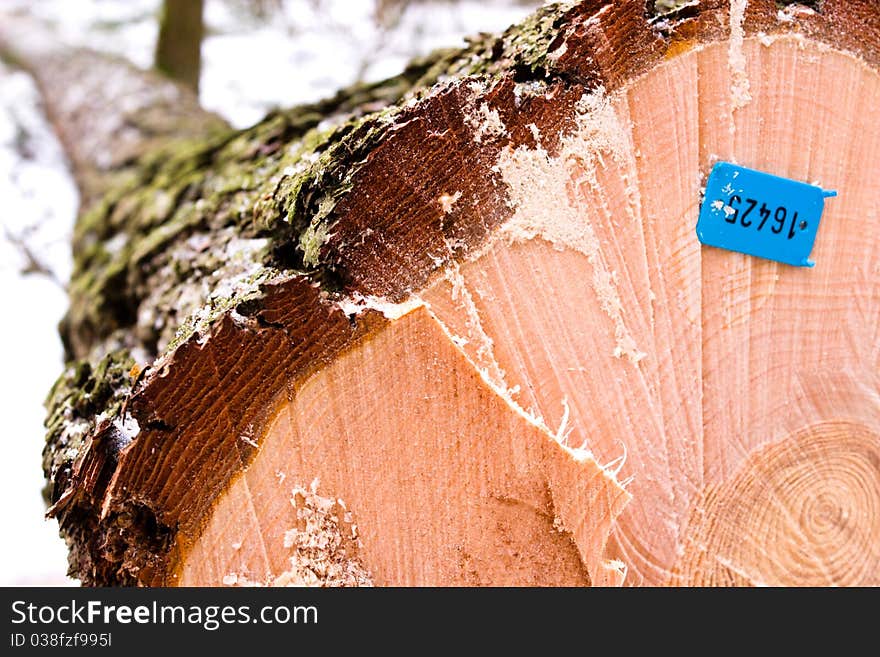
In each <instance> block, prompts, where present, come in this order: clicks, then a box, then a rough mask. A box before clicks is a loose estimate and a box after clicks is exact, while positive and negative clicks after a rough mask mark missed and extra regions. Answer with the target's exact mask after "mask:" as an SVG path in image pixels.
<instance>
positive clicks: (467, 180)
mask: <svg viewBox="0 0 880 657" xmlns="http://www.w3.org/2000/svg"><path fill="white" fill-rule="evenodd" d="M650 4H651V6H653V3H650ZM814 4H816V3H814ZM645 5H646V3H644V2H642V1H641V0H639V1H634V0H631V1H623V2H620V1H618V2H594V1H590V2H583V3H580V4H575V5H574V6H568V5H566V6H564V7H559V6H547V7H544V8H542V9H541V10H539V11H538V12H537V13H536V14H535V15H534V16H532V17H531V18H530V19H528V20H526V21H525V22H524V23H522V24H521V25H518V26H515V27H513V28H510V29H509V30H508V31H507V32H505V33H504V34H502V35H499V36H492V35H484V36H482V37H481V38H479V39H476V40H474V41H473V42H471V43H470V44H469V45H468V46H467V47H466V48H464V49H461V50H454V51H447V52H441V53H437V54H436V55H434V56H433V57H431V58H428V59H426V60H424V61H421V62H417V63H414V64H413V65H412V66H411V67H410V68H409V69H408V70H407V71H405V72H404V73H403V74H402V75H400V76H398V77H396V78H393V79H390V80H387V81H385V82H382V83H379V84H375V85H368V86H360V87H355V88H352V89H348V90H345V91H343V92H341V93H340V94H339V95H337V96H336V97H335V98H333V99H331V100H329V101H327V102H324V103H320V104H315V105H310V106H304V107H298V108H294V109H292V110H289V111H285V112H276V113H273V114H271V115H269V116H268V117H266V119H264V120H263V121H262V122H260V123H259V124H257V125H256V126H254V127H253V128H250V129H247V130H242V131H229V130H218V131H216V132H213V133H212V134H211V135H209V136H207V137H205V136H199V135H198V134H197V132H196V131H190V132H189V134H190V135H191V138H190V139H188V140H185V141H180V142H174V141H173V140H170V139H169V140H165V141H163V142H161V143H160V144H158V146H157V148H156V149H154V150H152V151H150V152H147V153H145V154H143V155H142V156H141V157H139V158H138V159H137V160H136V161H134V160H130V159H124V160H123V161H122V162H120V167H121V169H122V171H124V176H122V177H119V178H112V185H109V184H104V185H102V186H101V187H103V188H106V187H108V186H109V187H110V189H109V191H108V192H107V193H106V194H104V195H103V196H102V197H101V198H100V200H98V201H96V202H95V203H93V204H92V205H91V207H90V209H89V210H88V211H87V212H84V213H83V215H82V216H81V217H80V219H79V221H78V224H77V229H76V235H75V239H74V247H75V254H76V262H75V272H74V275H73V280H72V284H71V291H70V296H71V308H70V311H69V313H68V317H67V319H66V321H65V324H64V326H63V333H64V336H65V340H66V344H67V346H68V352H69V354H68V355H69V357H70V359H71V362H70V364H69V366H68V368H67V370H66V371H65V373H64V374H63V375H62V377H61V378H60V379H59V381H58V383H57V384H56V386H55V388H54V389H53V391H52V394H51V395H50V399H49V402H48V405H49V411H50V417H49V420H48V422H47V426H48V436H47V445H46V450H45V454H44V456H45V459H44V467H45V470H46V475H47V479H48V481H49V485H48V489H47V496H48V498H49V502H50V503H51V505H52V506H51V509H50V513H51V514H53V515H55V516H56V517H58V519H59V521H60V524H61V527H62V531H63V533H64V534H65V536H66V537H67V540H68V542H69V544H70V547H71V572H72V574H73V575H75V576H76V577H79V578H81V579H82V580H83V582H84V583H86V584H90V585H91V584H99V585H100V584H110V585H114V584H145V585H179V584H206V585H232V584H249V583H258V584H272V585H279V584H303V583H305V584H329V585H349V584H365V583H374V584H464V585H472V584H566V585H584V584H591V583H592V584H620V583H630V584H648V585H656V584H686V585H692V584H722V585H727V584H736V585H740V584H743V585H746V584H878V583H880V552H878V548H877V546H878V545H880V520H878V514H877V513H876V509H877V508H880V466H878V464H880V379H878V374H877V373H878V371H880V351H878V349H877V345H878V344H880V335H878V326H880V275H878V274H880V272H878V269H877V263H878V262H880V237H878V235H880V232H878V231H876V230H874V229H873V227H874V226H875V225H876V224H877V222H878V221H880V217H878V214H877V211H876V202H875V200H876V198H877V197H878V196H880V187H878V185H880V182H878V181H880V159H878V158H877V157H876V153H877V152H880V128H878V124H877V122H876V121H875V120H874V119H873V109H874V108H876V107H877V105H878V103H880V75H878V70H880V8H878V6H877V4H876V3H874V2H867V1H865V2H862V1H859V2H850V1H847V2H844V1H843V0H826V1H825V2H820V3H818V4H816V7H817V8H818V11H817V9H816V8H808V7H805V6H799V5H795V6H789V7H786V8H784V9H779V8H778V7H777V3H775V2H772V1H770V0H752V1H751V2H748V3H746V2H745V1H744V0H733V1H732V2H730V3H724V2H720V1H713V2H704V3H700V4H696V5H694V4H689V5H687V6H684V7H680V8H678V9H675V10H674V11H673V13H671V14H666V15H662V16H656V15H654V14H652V13H650V12H648V13H647V14H646V10H645ZM0 36H2V32H0ZM7 40H8V39H7ZM26 54H27V53H26ZM32 54H33V53H32ZM37 54H39V53H37ZM21 59H22V60H23V61H25V63H26V64H29V65H30V67H31V68H32V70H34V71H35V72H36V74H37V78H38V80H39V79H41V78H40V76H41V75H42V76H43V77H44V78H46V79H48V78H47V77H46V76H48V75H49V74H50V73H49V72H45V73H41V66H42V65H41V63H40V62H41V61H43V58H41V57H36V58H33V57H31V58H28V57H21ZM58 87H59V85H52V84H45V85H43V91H44V93H45V94H46V96H47V104H48V106H49V108H50V114H52V115H53V116H55V117H58V118H59V121H58V123H59V129H60V130H61V131H62V134H64V131H65V130H66V129H67V130H68V132H67V137H66V139H65V144H69V148H70V149H71V150H72V152H73V153H74V157H73V159H74V162H75V164H77V166H84V167H91V168H92V169H93V170H99V171H102V172H105V174H106V176H110V171H109V170H107V169H106V168H100V167H97V166H96V165H94V164H92V163H91V160H90V159H89V158H90V157H92V156H95V151H94V150H88V149H83V148H81V147H79V148H80V150H76V149H77V148H78V146H77V144H80V143H81V142H82V141H85V142H89V140H90V135H92V134H97V135H103V134H105V132H106V131H104V132H102V131H101V130H100V129H99V126H100V125H101V121H97V120H96V121H93V122H86V123H82V122H80V123H76V122H75V121H74V122H73V125H75V126H76V131H71V129H69V128H66V127H65V124H66V123H67V122H68V121H67V118H69V117H76V116H80V114H79V113H78V112H77V111H76V109H77V108H76V107H75V106H73V105H75V104H76V103H77V102H80V103H82V102H87V99H83V98H79V99H78V98H76V97H72V98H69V97H66V96H61V95H59V89H58ZM157 97H158V96H157ZM828 98H831V99H833V103H831V102H826V99H828ZM56 106H57V107H58V108H59V110H58V111H52V108H53V107H56ZM62 110H63V111H62ZM95 111H96V112H97V109H96V110H95ZM65 117H67V118H65ZM186 125H189V123H187V124H186ZM145 134H148V133H145ZM193 135H195V137H194V138H192V136H193ZM78 136H79V137H82V139H77V137H78ZM102 143H104V144H105V147H106V148H107V149H108V152H111V151H112V146H110V145H109V144H107V143H106V141H105V142H102ZM138 143H145V142H138ZM78 153H79V154H80V155H77V154H78ZM718 159H723V160H733V161H737V162H739V163H740V164H743V165H746V166H751V167H754V168H759V169H764V170H767V171H771V172H773V173H777V174H781V175H785V176H788V177H792V178H797V179H800V180H807V181H819V182H821V183H823V184H824V186H825V187H828V188H835V189H837V190H838V192H839V193H840V196H839V197H838V199H835V201H834V203H833V204H829V208H828V210H827V211H826V216H825V218H824V219H823V224H822V232H821V233H820V241H819V242H818V243H817V247H816V251H815V252H814V255H815V259H816V260H817V262H818V263H819V265H818V266H817V267H816V269H814V270H806V269H797V268H790V267H784V266H781V265H779V264H778V263H774V262H769V261H762V260H758V259H754V258H749V257H747V256H744V255H742V254H736V253H731V252H724V251H719V250H715V249H710V248H704V247H701V246H700V244H699V243H698V242H697V240H696V236H695V234H694V227H695V224H696V218H697V211H698V208H699V204H700V195H701V187H702V185H704V184H705V180H706V176H707V175H708V172H709V170H710V169H711V167H712V165H713V163H714V162H715V161H717V160H718ZM102 180H104V181H107V180H111V178H109V177H104V178H102Z"/></svg>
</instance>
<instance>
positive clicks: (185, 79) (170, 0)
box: [156, 0, 204, 93]
mask: <svg viewBox="0 0 880 657" xmlns="http://www.w3.org/2000/svg"><path fill="white" fill-rule="evenodd" d="M203 5H204V2H203V0H164V2H163V3H162V16H161V19H160V24H159V40H158V42H157V43H156V68H157V69H158V70H160V71H162V72H163V73H165V74H166V75H168V76H169V77H170V78H172V79H174V80H178V81H180V82H181V83H183V84H185V85H186V86H188V87H189V88H190V89H192V90H193V91H195V92H196V93H198V90H199V76H200V74H201V70H202V36H203V34H204V24H203V20H202V10H203Z"/></svg>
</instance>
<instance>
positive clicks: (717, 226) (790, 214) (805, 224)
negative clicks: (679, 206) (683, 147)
mask: <svg viewBox="0 0 880 657" xmlns="http://www.w3.org/2000/svg"><path fill="white" fill-rule="evenodd" d="M831 196H837V192H832V191H827V190H824V189H822V188H821V187H816V186H815V185H808V184H807V183H803V182H798V181H797V180H790V179H788V178H780V177H779V176H774V175H771V174H769V173H763V172H761V171H755V170H754V169H747V168H745V167H741V166H737V165H735V164H730V163H729V162H718V163H717V164H716V165H715V166H714V167H713V169H712V173H711V174H709V180H708V182H707V183H706V195H705V197H704V199H703V206H702V208H701V209H700V218H699V220H698V221H697V237H698V238H699V239H700V242H702V243H703V244H706V245H707V246H717V247H719V248H722V249H728V250H730V251H739V252H740V253H746V254H748V255H753V256H757V257H759V258H767V259H768V260H776V261H777V262H784V263H786V264H789V265H795V266H797V267H812V266H813V265H814V264H815V263H814V262H813V261H812V260H810V252H811V251H812V250H813V243H814V242H815V241H816V231H818V230H819V220H820V219H821V218H822V211H823V210H824V209H825V199H826V198H829V197H831Z"/></svg>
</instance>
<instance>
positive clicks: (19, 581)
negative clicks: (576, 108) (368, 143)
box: [0, 0, 538, 585]
mask: <svg viewBox="0 0 880 657" xmlns="http://www.w3.org/2000/svg"><path fill="white" fill-rule="evenodd" d="M250 1H251V2H252V1H253V0H250ZM247 2H248V0H207V5H206V7H207V9H206V23H207V32H208V36H207V37H206V39H205V42H204V44H203V48H202V54H203V73H202V81H201V99H202V103H203V104H204V105H205V106H206V107H208V108H210V109H212V110H214V111H216V112H218V113H220V114H221V115H223V116H225V117H226V118H227V119H228V120H229V121H230V122H232V123H233V124H234V125H237V126H247V125H250V124H252V123H254V122H255V121H257V120H259V119H260V117H262V116H263V114H264V113H265V112H266V111H267V110H268V109H271V108H272V107H275V106H290V105H293V104H296V103H301V102H309V101H315V100H319V99H320V98H322V97H325V96H327V95H329V94H331V93H333V92H334V91H335V90H336V89H338V88H340V87H343V86H346V85H348V84H351V83H353V82H355V81H357V80H359V79H361V80H366V81H369V80H378V79H381V78H383V77H386V76H389V75H393V74H395V73H397V72H398V71H399V70H401V68H402V67H403V66H404V64H405V63H406V62H407V61H408V60H409V59H411V58H412V57H414V56H417V55H422V54H426V53H427V52H429V51H430V50H432V49H434V48H436V47H446V46H455V45H459V44H461V43H462V42H463V41H462V39H463V37H464V36H466V35H468V34H474V33H477V32H480V31H497V30H500V29H503V28H504V27H506V26H507V25H510V24H512V23H515V22H517V21H518V20H520V19H521V18H522V17H524V16H525V15H526V14H527V13H528V12H529V11H531V9H532V8H533V7H534V6H535V5H536V4H538V3H537V2H534V3H529V2H522V1H520V2H516V1H512V0H511V1H507V2H505V1H504V0H495V1H492V0H482V1H479V2H475V1H473V0H461V1H460V2H455V1H451V0H446V1H442V0H440V1H434V2H426V1H422V2H415V3H409V4H408V5H407V6H406V9H405V10H404V11H403V12H402V13H399V14H396V15H395V14H394V12H393V10H391V11H390V12H389V13H391V14H392V15H391V16H388V15H386V20H384V21H382V22H381V23H380V22H377V21H376V20H375V5H374V1H373V0H279V1H278V4H279V5H280V8H279V9H278V10H277V11H274V12H271V13H270V14H269V16H268V18H266V19H258V18H257V17H255V16H254V15H253V13H252V12H250V11H248V10H247V9H246V5H247ZM267 4H271V3H267ZM390 4H393V3H390ZM159 5H160V3H159V1H158V0H75V1H74V0H0V12H3V11H26V12H28V13H30V14H31V15H32V16H35V17H37V18H40V19H42V20H45V21H47V22H49V23H51V24H52V25H53V27H54V30H55V31H56V33H57V35H58V37H59V39H63V40H65V41H67V42H70V43H73V44H79V45H87V46H89V47H91V48H94V49H96V50H101V51H106V52H110V53H114V54H118V55H122V56H125V57H127V58H129V59H130V60H131V61H133V62H134V63H135V64H137V65H139V66H149V65H150V62H151V60H152V52H153V47H154V42H155V39H156V35H157V33H158V24H157V20H156V15H157V11H158V7H159ZM0 201H2V202H0V221H2V233H0V289H2V290H3V293H4V301H5V304H4V317H3V321H2V322H0V364H2V373H0V419H2V426H3V432H4V434H5V435H4V436H3V448H4V451H3V456H4V458H2V459H0V499H2V500H4V505H3V526H4V528H5V531H4V539H3V540H2V541H0V585H28V584H32V585H37V584H64V583H75V582H74V580H69V579H67V578H66V577H65V570H66V548H65V547H64V544H63V542H62V541H61V539H60V538H58V533H57V526H56V523H54V522H45V521H43V520H42V519H41V518H42V513H43V511H44V507H43V502H42V499H41V497H40V489H41V488H42V485H43V477H42V472H41V467H40V451H41V449H42V442H43V435H44V434H43V427H42V423H43V418H44V411H43V407H42V403H43V399H44V398H45V396H46V394H47V393H48V391H49V388H50V387H51V385H52V383H53V381H54V380H55V378H56V377H57V376H58V374H59V373H60V371H61V362H62V349H61V344H60V341H59V339H58V336H57V333H56V329H55V327H56V324H57V323H58V321H59V320H60V319H61V316H62V315H63V314H64V310H65V308H66V297H65V293H64V291H63V289H62V285H63V283H64V282H65V281H66V280H67V278H68V276H69V274H70V267H71V259H70V255H69V253H68V245H69V240H70V232H71V228H72V226H73V221H74V218H75V216H76V207H77V202H78V201H77V194H76V189H75V187H74V184H73V180H72V178H71V177H70V174H69V172H68V170H67V167H66V164H65V161H64V156H63V153H62V151H61V147H60V146H59V144H58V142H57V140H56V139H55V138H54V136H53V135H52V132H51V130H50V128H49V126H48V124H47V123H46V119H45V117H44V115H43V113H42V111H41V109H40V105H39V98H38V96H37V93H36V89H35V87H34V85H33V83H32V81H31V80H30V78H29V77H28V76H27V75H25V74H24V73H21V72H19V71H13V70H11V69H9V68H8V67H4V66H3V65H2V64H0ZM22 244H23V245H24V247H23V246H22ZM30 256H33V257H32V258H31V257H30ZM31 260H35V261H36V262H31ZM40 267H46V268H48V270H49V272H50V275H46V274H33V273H31V274H23V273H22V271H23V270H26V269H28V268H30V269H33V268H40ZM53 278H55V279H57V281H60V283H59V282H55V281H53V280H52V279H53Z"/></svg>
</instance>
